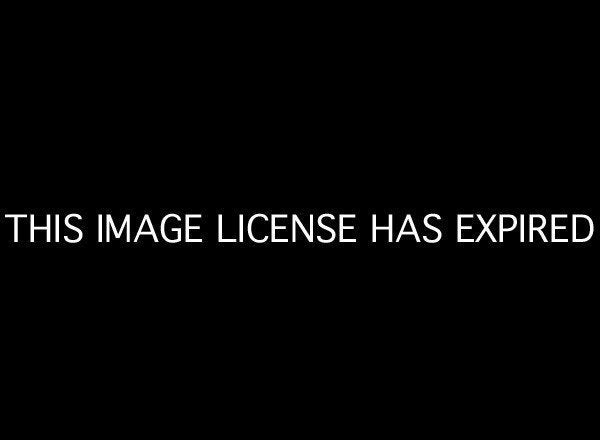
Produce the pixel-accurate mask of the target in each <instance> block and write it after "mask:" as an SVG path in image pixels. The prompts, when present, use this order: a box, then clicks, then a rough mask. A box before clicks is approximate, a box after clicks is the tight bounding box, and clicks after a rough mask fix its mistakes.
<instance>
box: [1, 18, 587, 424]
mask: <svg viewBox="0 0 600 440" xmlns="http://www.w3.org/2000/svg"><path fill="white" fill-rule="evenodd" d="M52 12H57V11H52ZM153 12H157V11H153ZM163 12H164V11H163ZM247 12H248V14H247V13H246V12H240V11H239V10H237V9H236V11H233V10H232V11H228V12H227V13H225V14H224V15H223V14H221V15H216V14H215V13H214V12H212V11H211V12H207V11H204V12H195V13H193V14H190V15H188V14H186V13H184V12H183V11H180V12H177V13H175V15H173V16H171V15H170V14H169V15H167V14H166V13H165V15H164V16H163V14H162V12H161V14H159V15H160V18H156V16H155V15H152V17H150V16H147V15H146V13H145V12H144V13H141V12H140V11H137V12H136V13H133V14H127V15H126V14H125V13H124V12H122V13H119V14H114V16H112V15H111V16H110V17H107V18H102V19H100V18H99V17H100V15H97V14H100V12H97V13H96V12H95V13H94V14H92V15H85V19H83V18H82V16H78V18H77V19H75V18H74V19H66V22H65V23H63V22H62V21H57V20H50V19H48V16H46V17H45V16H44V14H43V13H41V14H40V16H36V17H35V19H34V18H33V15H36V14H34V13H33V12H32V11H30V12H28V14H26V15H25V16H23V17H24V19H25V20H24V21H19V23H18V24H16V25H15V26H14V29H10V30H8V31H7V39H6V44H5V52H4V55H3V66H4V67H3V70H4V72H3V73H4V74H5V79H4V80H3V85H4V87H3V96H4V99H3V110H4V111H3V124H2V125H3V133H4V136H3V137H4V142H3V156H4V158H3V160H2V173H1V176H2V177H1V179H2V201H1V202H2V205H1V206H2V213H3V214H4V213H5V212H31V213H42V212H43V213H67V212H79V213H83V214H86V215H87V216H89V215H92V214H94V213H96V212H105V211H107V210H110V211H113V212H124V211H131V212H151V213H153V214H155V215H158V214H160V213H163V212H169V211H175V212H179V213H186V212H190V213H202V214H204V215H205V216H206V217H208V218H210V217H211V216H214V215H215V214H216V213H217V212H222V211H229V212H237V211H239V210H243V211H246V212H252V211H256V212H288V213H292V212H294V213H319V212H325V211H328V212H334V213H335V212H356V213H359V215H361V243H360V244H359V245H348V246H342V245H338V246H331V247H326V248H323V247H321V248H317V247H291V246H285V245H283V246H275V245H273V246H268V247H262V248H252V247H244V248H234V249H232V248H227V249H225V248H218V247H216V246H214V245H210V244H207V245H206V246H199V247H175V248H164V247H158V248H154V247H152V246H138V247H129V248H128V247H126V246H124V247H117V248H115V247H111V248H102V247H98V246H95V245H94V244H93V243H88V244H83V245H81V246H76V247H63V246H54V247H53V246H39V247H35V248H31V247H27V246H23V247H20V246H10V245H9V243H8V242H7V240H4V242H3V245H2V254H3V257H5V258H3V263H2V264H3V270H2V273H3V278H4V282H3V284H4V285H5V286H6V287H5V288H3V289H2V291H3V295H2V301H3V303H4V304H3V307H2V311H3V314H4V315H5V319H3V324H4V327H5V331H4V338H3V339H4V341H5V347H6V348H5V355H6V356H5V358H6V362H5V365H7V366H8V367H9V370H10V373H9V374H8V375H7V376H6V382H7V384H8V385H9V386H10V388H11V389H13V388H14V389H15V393H14V394H11V396H14V397H11V404H10V408H11V412H12V413H13V414H15V415H20V416H23V414H31V410H32V409H34V408H35V409H38V410H40V411H39V412H40V413H41V414H45V415H46V417H47V418H45V419H44V420H47V421H46V422H44V423H49V424H52V425H57V426H63V423H67V424H71V423H73V420H74V419H77V420H78V421H83V422H88V423H86V425H87V426H88V427H89V426H99V427H107V426H109V425H112V422H113V421H123V420H128V421H131V420H133V421H134V425H136V426H138V427H148V426H150V427H152V428H153V429H158V426H157V425H160V426H163V427H165V428H166V429H167V430H168V431H171V430H174V429H176V428H180V427H181V426H183V425H184V424H183V422H184V421H191V422H192V423H193V424H201V426H198V427H200V428H202V427H203V426H204V425H203V423H205V420H207V419H208V420H210V421H212V422H213V423H214V422H216V423H217V424H218V425H219V426H221V427H222V429H225V430H230V429H239V428H242V429H251V428H255V427H256V428H261V429H266V428H269V429H273V428H274V427H275V426H276V425H278V424H279V423H281V422H283V423H282V424H283V426H284V427H285V428H286V429H287V430H286V431H282V432H288V431H290V430H291V431H295V430H298V429H306V430H308V432H314V431H313V430H312V429H313V428H312V427H313V426H315V422H317V423H318V422H323V421H328V422H330V423H329V426H330V428H329V429H331V430H332V431H331V432H337V430H340V429H344V428H350V429H357V430H358V429H359V428H363V429H365V430H366V431H365V432H372V431H373V430H375V429H383V428H384V427H386V426H387V425H388V424H389V423H391V424H392V426H395V427H396V428H399V427H400V428H401V427H403V426H407V427H408V425H404V424H403V423H405V422H401V421H402V420H407V419H408V420H410V421H412V422H413V423H416V424H418V425H420V426H421V427H422V428H423V429H426V430H431V429H440V428H441V429H455V428H460V429H465V428H467V427H469V428H471V429H473V428H474V427H475V425H477V424H478V423H481V422H483V425H484V426H485V427H486V428H487V429H488V430H490V429H491V430H497V429H507V430H509V432H512V431H510V430H511V429H512V428H511V427H512V426H514V423H515V422H522V421H525V420H528V421H532V420H533V421H534V423H532V424H531V426H532V428H533V429H540V427H548V426H551V427H553V428H556V429H557V428H558V426H557V425H559V424H560V425H561V426H563V427H566V428H568V429H573V424H572V423H573V419H572V418H571V416H572V415H573V414H576V415H577V417H578V418H579V420H580V421H581V420H583V419H584V418H585V417H586V414H588V411H589V409H586V408H587V405H586V403H585V402H586V396H589V395H590V394H591V393H592V390H593V389H595V388H594V385H593V381H592V375H591V372H592V371H593V369H594V366H595V365H596V364H595V363H594V362H592V359H593V356H592V355H593V348H594V347H593V341H594V339H595V338H596V336H597V327H598V326H597V322H596V320H595V314H596V310H597V304H596V301H595V299H594V297H593V295H594V293H595V290H597V289H596V287H595V284H594V283H593V281H595V279H594V269H595V266H596V262H597V253H596V247H597V238H595V239H594V242H593V243H590V244H587V245H560V244H559V245H552V246H544V245H541V246H522V245H521V246H518V245H515V244H508V245H506V246H486V245H482V246H460V245H458V244H456V243H455V242H454V241H455V240H454V238H455V236H454V225H453V218H454V216H455V215H456V214H457V213H460V212H477V213H487V214H490V213H512V214H518V213H530V212H531V213H545V214H549V213H585V214H588V215H592V216H593V217H594V218H595V220H596V221H597V212H598V211H597V208H596V207H595V205H596V203H595V200H596V199H595V195H594V193H593V188H594V187H595V186H596V184H595V180H596V179H595V178H594V177H595V174H594V161H593V159H592V154H593V152H592V147H593V146H594V145H596V144H597V135H596V133H595V130H594V128H595V121H596V118H597V108H596V107H595V102H596V101H597V85H596V84H595V82H594V81H593V78H595V77H597V69H596V68H595V66H594V65H593V54H594V52H593V49H594V47H593V46H592V44H591V43H592V40H591V39H589V38H590V36H589V35H588V33H591V32H592V29H591V28H589V27H588V26H587V25H586V24H585V23H584V22H583V21H582V19H581V18H580V17H575V18H569V17H567V16H566V15H565V16H563V17H561V19H560V20H559V21H556V19H553V20H550V19H549V18H543V17H542V16H541V15H540V14H539V13H536V14H532V15H527V17H526V18H524V17H525V13H524V11H521V13H520V14H516V15H514V16H513V15H510V14H509V16H506V15H504V14H500V11H496V12H494V13H487V12H483V11H481V13H480V15H477V13H476V12H475V11H469V14H466V11H445V12H441V11H427V12H425V13H420V14H416V13H414V12H412V11H404V12H397V11H395V12H393V13H392V12H385V11H380V12H376V13H374V14H371V13H369V14H367V13H366V11H353V12H354V14H351V15H347V14H346V13H344V14H338V13H332V14H328V15H327V17H326V18H325V14H324V11H321V13H319V14H308V16H307V15H306V14H303V13H301V11H295V12H293V13H284V12H283V11H281V12H280V13H276V12H275V11H272V10H270V11H269V13H268V14H267V13H266V12H265V11H262V12H261V11H255V10H253V11H247ZM305 12H306V11H305ZM338 12H339V11H338ZM446 12H448V13H449V12H453V13H454V15H446ZM538 12H539V11H538ZM69 13H70V14H73V13H74V12H73V11H70V12H69ZM250 13H253V14H251V15H249V14H250ZM75 14H76V13H75ZM278 14H280V15H278ZM470 14H474V15H470ZM184 16H185V18H184ZM69 17H70V15H69ZM102 17H104V15H102ZM257 17H259V18H260V19H259V18H257ZM517 17H518V18H517ZM63 18H65V16H64V15H63ZM375 212H376V213H380V214H387V213H395V214H405V213H413V214H423V213H428V212H438V213H440V214H441V215H443V217H444V219H445V220H446V221H447V225H448V227H447V228H445V229H444V233H445V238H444V241H443V243H441V244H440V245H438V246H420V247H417V246H413V245H411V244H410V243H407V244H406V245H401V246H394V247H377V248H376V247H374V246H371V245H369V244H368V238H369V234H368V229H367V228H366V225H368V223H364V221H365V220H368V218H369V215H370V214H371V213H375ZM363 229H366V232H365V231H363ZM3 233H5V231H3ZM4 237H6V235H4ZM54 411H56V412H58V413H61V414H63V416H62V417H54V416H52V414H53V412H54ZM36 413H38V412H36ZM40 417H41V416H40ZM173 417H174V418H173ZM40 420H41V419H40ZM92 423H93V424H92ZM578 425H579V423H578ZM48 426H50V425H48ZM133 429H139V428H135V427H134V428H133Z"/></svg>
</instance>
